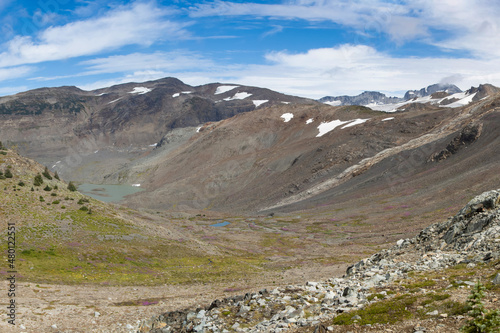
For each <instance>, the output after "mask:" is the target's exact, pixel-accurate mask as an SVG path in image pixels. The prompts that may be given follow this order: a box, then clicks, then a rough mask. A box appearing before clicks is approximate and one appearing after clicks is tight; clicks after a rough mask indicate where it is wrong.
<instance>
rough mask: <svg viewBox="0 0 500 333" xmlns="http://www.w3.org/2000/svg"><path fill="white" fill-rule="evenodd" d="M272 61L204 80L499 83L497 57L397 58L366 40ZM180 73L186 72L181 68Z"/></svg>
mask: <svg viewBox="0 0 500 333" xmlns="http://www.w3.org/2000/svg"><path fill="white" fill-rule="evenodd" d="M267 59H268V61H269V64H267V65H251V66H240V67H234V68H232V69H223V68H220V69H219V70H218V71H217V72H204V73H200V75H199V76H203V75H205V78H206V79H205V82H204V83H207V82H214V81H220V82H224V81H231V82H234V83H238V84H244V85H253V86H264V87H267V88H270V89H274V90H277V91H280V92H284V93H288V94H292V95H298V96H306V97H311V98H320V97H323V96H326V95H342V94H347V95H355V94H359V93H360V92H362V91H363V90H376V91H385V92H398V94H399V93H400V92H401V90H408V89H417V88H422V87H425V86H427V85H429V84H433V83H438V82H441V81H443V80H445V81H450V80H451V79H453V81H454V83H455V84H458V85H459V86H461V88H462V89H466V88H469V87H470V86H471V85H476V86H477V85H479V84H481V83H486V82H490V83H493V84H497V85H500V63H498V62H497V61H495V60H481V59H454V58H432V57H427V58H415V57H406V58H404V57H402V58H396V57H392V56H390V55H388V54H385V53H381V52H378V51H376V50H375V49H374V48H371V47H368V46H363V45H341V46H339V47H336V48H322V49H313V50H309V51H308V52H305V53H295V54H294V53H289V52H284V51H283V52H274V53H270V54H268V56H267ZM179 76H182V74H181V73H180V75H179Z"/></svg>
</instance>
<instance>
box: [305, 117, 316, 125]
mask: <svg viewBox="0 0 500 333" xmlns="http://www.w3.org/2000/svg"><path fill="white" fill-rule="evenodd" d="M313 121H314V119H312V118H311V119H307V121H306V124H307V125H309V124H310V123H312V122H313Z"/></svg>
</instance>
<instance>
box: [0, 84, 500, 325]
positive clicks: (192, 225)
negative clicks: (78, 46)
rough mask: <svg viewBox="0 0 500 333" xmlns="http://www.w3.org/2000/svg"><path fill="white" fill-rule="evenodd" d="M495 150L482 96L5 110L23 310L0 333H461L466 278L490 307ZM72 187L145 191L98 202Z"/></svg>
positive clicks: (44, 92) (186, 99)
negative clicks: (480, 285)
mask: <svg viewBox="0 0 500 333" xmlns="http://www.w3.org/2000/svg"><path fill="white" fill-rule="evenodd" d="M499 134H500V89H499V88H497V87H494V86H492V85H490V84H483V85H480V86H478V87H471V88H470V89H469V90H466V91H461V90H460V89H459V88H458V87H456V86H454V85H449V84H447V85H440V84H434V85H431V86H429V87H426V88H422V89H418V90H409V91H408V92H407V93H406V94H405V95H404V97H403V98H399V97H388V96H386V95H384V94H382V93H379V92H363V93H362V94H360V95H358V96H339V97H331V96H328V97H324V98H322V99H320V100H311V99H306V98H301V97H296V96H289V95H285V94H281V93H278V92H275V91H271V90H269V89H265V88H259V87H250V86H243V85H238V84H230V83H212V84H207V85H202V86H190V85H187V84H185V83H183V82H181V81H180V80H178V79H175V78H165V79H161V80H157V81H149V82H143V83H127V84H122V85H117V86H112V87H108V88H103V89H98V90H94V91H83V90H80V89H78V88H76V87H59V88H42V89H37V90H32V91H27V92H23V93H19V94H16V95H12V96H4V97H0V140H1V142H2V144H1V145H0V148H1V150H0V153H1V155H0V171H1V174H0V178H1V179H0V204H1V207H0V217H1V219H2V221H10V222H11V223H13V224H14V225H15V228H16V254H17V257H16V261H15V269H16V271H17V272H18V276H17V290H18V292H17V300H18V301H17V302H18V303H19V304H20V305H19V308H18V313H17V321H18V326H17V327H16V329H17V330H12V327H11V326H12V325H8V324H7V322H6V321H2V322H0V330H1V331H2V332H11V331H12V332H21V331H22V332H138V331H139V332H288V331H290V332H326V331H334V332H349V331H350V332H388V331H392V332H458V331H459V328H460V327H461V326H463V325H464V324H465V323H466V321H467V320H468V317H467V316H468V314H467V313H468V312H467V311H468V310H467V309H466V305H465V303H466V298H467V296H468V294H467V293H468V292H469V291H470V288H471V286H473V285H474V284H475V282H476V281H477V280H482V281H483V282H485V283H486V286H487V288H488V289H487V293H486V299H487V304H486V307H487V308H488V309H489V308H492V309H494V308H498V298H499V296H500V287H499V286H498V285H499V284H500V276H496V273H497V270H498V265H499V264H500V241H499V240H500V227H499V223H500V221H499V210H498V209H499V205H500V204H499V194H498V193H499V192H498V191H494V190H497V189H500V173H499V169H500V149H499V147H500V135H499ZM40 180H41V182H40ZM69 182H71V184H76V185H77V187H78V186H83V185H82V184H93V186H95V187H97V188H96V189H94V192H99V191H101V190H102V189H100V188H99V187H100V186H101V187H103V186H105V185H122V186H125V185H130V186H135V187H138V188H139V189H141V191H138V192H135V193H134V194H131V195H127V196H125V198H124V199H123V200H121V201H119V202H113V203H106V202H103V201H100V200H97V199H95V197H96V196H92V197H89V196H86V195H85V194H84V193H80V192H78V191H73V188H72V186H68V185H69ZM82 192H83V191H82ZM483 192H486V193H485V194H483V195H482V196H479V197H477V196H478V195H480V194H481V193H483ZM97 197H98V196H97ZM464 206H465V208H463V207H464ZM450 216H454V217H453V218H452V219H449V220H448V222H445V221H446V220H447V219H448V217H450ZM429 226H431V227H429ZM422 230H423V231H422ZM4 257H5V261H7V259H8V252H6V251H4ZM354 263H356V264H355V265H353V264H354ZM348 267H349V268H348ZM347 268H348V269H347ZM346 269H347V272H346ZM7 271H8V269H4V268H3V267H2V270H1V271H0V273H1V274H2V276H5V277H8V275H7V274H8V273H7ZM344 273H345V275H344V277H342V274H344ZM4 280H5V279H4ZM495 280H498V281H497V282H498V283H497V282H495ZM315 281H317V282H315ZM492 281H493V282H492ZM7 282H8V281H5V285H6V286H7ZM306 282H307V284H306ZM6 290H7V289H6ZM243 295H244V296H243ZM1 301H2V306H3V307H5V306H7V302H6V301H5V299H4V298H3V299H2V300H1ZM405 302H406V303H405ZM4 305H5V306H4ZM377 306H379V308H381V309H382V308H383V309H384V310H380V311H382V312H380V313H390V315H389V316H385V317H384V316H381V315H378V316H377V315H373V313H372V312H370V311H376V310H374V308H376V307H377ZM389 308H391V309H394V312H391V311H392V310H391V311H389V310H388V309H389ZM399 308H402V309H403V310H401V311H399V312H398V311H396V309H399ZM363 311H364V312H363ZM435 312H436V313H435ZM348 314H351V315H348ZM394 319H396V320H394Z"/></svg>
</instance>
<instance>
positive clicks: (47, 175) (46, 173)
mask: <svg viewBox="0 0 500 333" xmlns="http://www.w3.org/2000/svg"><path fill="white" fill-rule="evenodd" d="M42 175H43V176H44V177H45V178H47V179H48V180H52V176H51V175H50V171H49V168H47V167H45V170H43V172H42Z"/></svg>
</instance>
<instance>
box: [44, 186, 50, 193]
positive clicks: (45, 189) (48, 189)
mask: <svg viewBox="0 0 500 333" xmlns="http://www.w3.org/2000/svg"><path fill="white" fill-rule="evenodd" d="M43 190H44V191H47V192H50V191H52V187H50V186H49V185H47V186H45V188H44V189H43Z"/></svg>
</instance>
